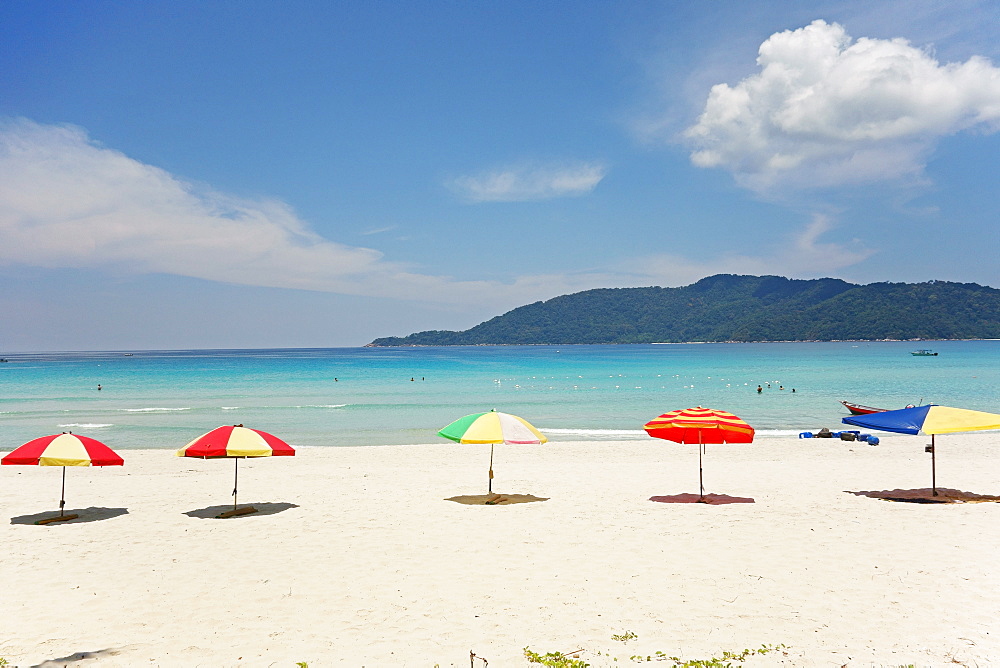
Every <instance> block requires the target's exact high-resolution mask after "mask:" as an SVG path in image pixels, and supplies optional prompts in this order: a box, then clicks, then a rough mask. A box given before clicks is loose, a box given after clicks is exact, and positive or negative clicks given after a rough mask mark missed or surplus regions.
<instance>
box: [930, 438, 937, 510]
mask: <svg viewBox="0 0 1000 668" xmlns="http://www.w3.org/2000/svg"><path fill="white" fill-rule="evenodd" d="M936 449H937V448H935V447H934V434H931V489H932V490H934V494H933V496H937V495H938V493H937V463H936V462H935V461H934V457H935V456H936V454H937V453H935V450H936Z"/></svg>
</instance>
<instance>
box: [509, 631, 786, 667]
mask: <svg viewBox="0 0 1000 668" xmlns="http://www.w3.org/2000/svg"><path fill="white" fill-rule="evenodd" d="M638 637H639V636H638V635H637V634H635V633H633V632H632V631H625V632H624V633H621V634H618V633H616V634H613V635H612V636H611V639H612V640H616V641H618V642H620V643H625V644H627V643H628V642H629V641H630V640H635V639H636V638H638ZM787 648H788V645H784V644H779V645H761V646H760V647H759V648H757V649H744V650H743V651H741V652H729V651H724V652H722V656H713V657H709V658H707V659H682V658H681V657H679V656H671V655H668V654H667V653H666V652H656V653H655V654H647V655H638V654H635V655H632V656H630V657H629V659H630V660H631V661H633V662H636V663H646V662H652V661H669V662H670V664H669V665H670V668H734V666H742V665H743V663H744V662H746V661H747V660H748V659H750V658H751V657H754V656H762V655H764V654H770V653H771V652H781V651H782V650H785V649H787ZM581 651H582V650H576V651H573V652H568V653H563V652H547V653H545V654H541V653H539V652H535V651H532V650H531V649H530V648H528V647H525V648H524V656H525V658H526V659H527V660H528V663H533V664H539V665H542V666H545V667H546V668H589V667H590V664H589V663H586V662H585V661H582V660H581V659H578V658H576V656H578V655H579V653H580V652H581ZM597 654H598V655H600V656H606V657H607V658H610V659H611V660H612V661H618V659H615V658H612V657H609V656H607V655H606V654H604V652H597Z"/></svg>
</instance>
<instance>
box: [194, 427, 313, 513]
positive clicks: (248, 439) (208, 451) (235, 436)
mask: <svg viewBox="0 0 1000 668" xmlns="http://www.w3.org/2000/svg"><path fill="white" fill-rule="evenodd" d="M294 454H295V450H294V449H293V448H292V446H290V445H288V444H287V443H285V442H284V441H282V440H281V439H280V438H278V437H277V436H274V435H272V434H269V433H267V432H266V431H260V430H259V429H250V428H249V427H244V426H243V425H241V424H236V425H226V426H224V427H218V428H216V429H213V430H212V431H210V432H208V433H207V434H202V435H201V436H199V437H198V438H196V439H194V440H193V441H191V442H190V443H188V444H187V445H185V446H184V447H183V448H181V449H180V450H178V451H177V456H178V457H201V458H202V459H220V458H229V459H232V460H233V463H234V464H235V467H234V475H233V509H232V510H229V511H226V512H224V513H222V514H220V515H219V517H233V516H234V515H247V514H249V513H255V512H257V509H256V508H254V507H253V506H246V507H245V508H240V509H239V510H237V508H236V488H237V483H238V482H239V476H240V471H239V461H240V458H242V457H282V456H284V457H290V456H293V455H294Z"/></svg>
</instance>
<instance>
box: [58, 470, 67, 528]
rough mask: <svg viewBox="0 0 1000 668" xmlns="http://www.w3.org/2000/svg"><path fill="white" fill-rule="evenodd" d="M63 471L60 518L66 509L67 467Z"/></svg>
mask: <svg viewBox="0 0 1000 668" xmlns="http://www.w3.org/2000/svg"><path fill="white" fill-rule="evenodd" d="M62 469H63V479H62V492H61V493H60V495H59V517H62V516H63V509H64V508H65V507H66V467H65V466H64V467H62Z"/></svg>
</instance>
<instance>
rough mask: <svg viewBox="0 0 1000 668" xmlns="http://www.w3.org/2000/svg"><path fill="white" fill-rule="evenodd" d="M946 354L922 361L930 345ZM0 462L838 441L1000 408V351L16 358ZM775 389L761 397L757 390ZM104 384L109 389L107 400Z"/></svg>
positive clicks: (2, 416)
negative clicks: (155, 452)
mask: <svg viewBox="0 0 1000 668" xmlns="http://www.w3.org/2000/svg"><path fill="white" fill-rule="evenodd" d="M928 347H929V348H933V349H934V350H935V351H937V352H938V353H939V355H937V356H935V357H915V356H913V355H911V354H910V352H911V351H913V350H915V349H917V348H928ZM0 358H2V359H5V360H7V362H5V363H2V364H0V379H2V381H0V382H2V390H0V428H2V430H3V442H2V443H0V450H4V451H5V450H11V449H13V448H15V447H17V446H18V445H20V444H22V443H24V442H26V441H28V440H30V439H32V438H36V437H38V436H43V435H46V434H50V433H58V432H60V431H73V432H74V433H80V434H84V435H88V436H92V437H94V438H98V439H99V440H102V441H104V442H106V443H108V445H111V446H112V447H114V448H122V449H129V448H179V447H181V446H183V445H184V444H185V443H187V442H188V441H189V440H191V439H193V438H195V437H197V436H199V435H200V434H202V433H204V432H206V431H208V430H210V429H213V428H214V427H217V426H219V425H221V424H237V423H242V424H245V425H247V426H250V427H254V428H258V429H262V430H264V431H269V432H271V433H274V434H275V435H277V436H280V437H281V438H283V439H284V440H286V441H288V442H289V443H291V444H292V445H295V446H307V447H308V446H317V447H325V446H352V445H403V444H418V443H435V442H441V440H442V439H441V438H440V437H438V436H437V430H438V429H440V428H441V427H443V426H444V425H446V424H448V423H449V422H451V421H452V420H454V419H456V418H458V417H461V416H463V415H466V414H469V413H475V412H480V411H485V410H490V409H497V410H501V411H504V412H509V413H515V414H517V415H520V416H522V417H524V418H525V419H527V420H529V421H530V422H532V423H533V424H534V425H535V426H537V427H538V428H539V429H540V430H542V431H543V432H544V433H545V434H546V435H547V436H548V437H549V438H550V439H551V440H554V441H559V440H564V441H567V440H584V441H586V440H604V441H607V440H620V439H634V438H645V437H646V436H645V432H644V431H643V430H642V425H643V424H645V422H647V421H648V420H650V419H652V418H654V417H656V416H657V415H659V414H661V413H664V412H666V411H668V410H673V409H676V408H688V407H691V406H696V405H702V406H709V407H713V408H721V409H725V410H728V411H731V412H733V413H735V414H737V415H739V416H740V417H741V418H743V419H744V420H746V421H747V422H749V423H750V424H751V425H753V426H754V428H755V429H756V430H757V435H758V436H759V437H768V436H787V435H794V434H797V433H798V432H801V431H806V430H816V429H819V428H821V427H829V428H831V429H835V428H837V427H838V426H839V425H840V418H841V417H843V416H845V415H847V414H848V413H847V411H846V410H845V409H844V408H843V406H842V405H841V404H840V403H839V402H840V401H841V400H847V401H852V402H856V403H861V404H866V405H872V406H877V407H880V408H888V409H892V408H902V407H904V406H906V405H909V404H914V405H919V404H925V403H937V404H942V405H952V406H960V407H965V408H972V409H976V410H985V411H990V412H1000V341H997V340H972V341H832V342H762V343H681V344H628V345H624V344H623V345H529V346H447V347H433V346H428V347H400V348H377V347H357V348H283V349H252V350H227V349H215V350H212V349H206V350H129V351H126V350H122V351H99V352H38V353H5V354H0ZM758 385H760V386H761V388H762V391H761V392H760V393H758V392H757V391H756V388H757V386H758ZM98 386H100V389H98Z"/></svg>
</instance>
